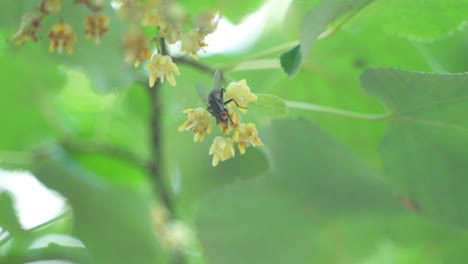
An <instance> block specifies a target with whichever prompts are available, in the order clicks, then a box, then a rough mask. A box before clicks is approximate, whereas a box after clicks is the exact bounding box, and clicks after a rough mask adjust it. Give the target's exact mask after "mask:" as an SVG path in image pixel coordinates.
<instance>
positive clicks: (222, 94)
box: [221, 89, 247, 109]
mask: <svg viewBox="0 0 468 264" xmlns="http://www.w3.org/2000/svg"><path fill="white" fill-rule="evenodd" d="M225 92H226V90H224V89H221V98H224V93H225ZM230 102H234V103H235V104H236V105H237V107H239V108H242V109H247V107H244V106H240V105H239V104H238V103H237V102H236V100H234V99H229V100H227V101H226V102H224V103H223V104H224V105H227V104H229V103H230Z"/></svg>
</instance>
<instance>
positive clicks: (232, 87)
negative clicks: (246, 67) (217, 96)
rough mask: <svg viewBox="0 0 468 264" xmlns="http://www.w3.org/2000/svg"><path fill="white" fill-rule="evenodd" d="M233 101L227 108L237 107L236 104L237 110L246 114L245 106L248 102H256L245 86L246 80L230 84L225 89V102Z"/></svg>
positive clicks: (255, 98) (253, 95) (254, 96)
mask: <svg viewBox="0 0 468 264" xmlns="http://www.w3.org/2000/svg"><path fill="white" fill-rule="evenodd" d="M231 99H234V101H235V102H234V101H233V102H231V103H229V104H228V107H229V108H234V107H237V105H236V103H237V104H238V106H239V110H240V111H241V112H243V113H246V112H247V109H246V108H247V105H248V104H249V102H254V101H256V100H257V96H256V95H255V94H254V93H252V92H251V91H250V88H249V86H247V82H246V80H241V81H239V82H232V83H230V84H229V85H228V87H227V88H226V100H231Z"/></svg>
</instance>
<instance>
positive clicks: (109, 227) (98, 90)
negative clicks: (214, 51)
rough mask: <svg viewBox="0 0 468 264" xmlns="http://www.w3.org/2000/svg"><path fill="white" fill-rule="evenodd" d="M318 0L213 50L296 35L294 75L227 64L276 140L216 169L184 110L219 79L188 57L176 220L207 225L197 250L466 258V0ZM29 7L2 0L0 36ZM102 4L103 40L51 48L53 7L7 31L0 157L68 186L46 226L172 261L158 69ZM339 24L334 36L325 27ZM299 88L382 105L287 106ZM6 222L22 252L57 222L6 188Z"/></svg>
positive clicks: (230, 6) (245, 9) (196, 258)
mask: <svg viewBox="0 0 468 264" xmlns="http://www.w3.org/2000/svg"><path fill="white" fill-rule="evenodd" d="M63 2H64V3H66V5H65V7H64V13H63V14H62V18H63V19H65V20H67V21H68V22H69V23H72V24H74V25H76V27H77V28H80V26H81V25H82V24H83V17H84V16H85V15H86V10H85V9H84V7H81V6H80V7H79V8H76V7H75V5H73V4H72V2H73V1H71V0H68V1H67V0H64V1H63ZM180 2H181V4H183V5H186V8H187V9H188V10H191V12H198V11H199V10H205V9H207V8H215V9H216V8H219V9H220V10H221V11H223V12H224V14H225V15H226V16H227V18H229V19H230V20H232V21H234V22H240V21H242V20H243V18H245V16H246V15H247V14H249V13H250V12H253V11H255V10H257V9H258V8H259V7H260V6H261V5H262V4H263V1H241V2H239V1H237V2H233V1H227V0H220V1H212V0H207V1H180ZM317 2H318V1H310V2H309V1H293V2H292V3H291V5H290V8H289V10H288V13H287V14H288V15H287V16H286V18H285V21H284V22H283V23H282V24H281V25H279V24H275V25H276V26H275V27H274V28H266V29H265V32H264V33H263V34H262V35H261V37H260V39H259V40H258V41H257V43H255V45H254V46H252V47H250V48H248V49H246V50H244V51H243V52H242V53H241V54H237V55H216V56H213V57H208V58H203V57H202V58H201V60H200V62H202V63H206V64H207V65H209V66H212V67H221V68H222V67H225V66H226V68H230V67H228V66H231V65H232V64H233V63H235V62H237V61H239V60H243V61H244V62H246V63H247V64H248V63H249V60H248V59H244V58H249V57H251V56H255V54H258V53H260V52H262V51H263V50H265V49H266V48H268V47H273V46H276V45H278V44H281V43H283V42H288V41H292V40H297V39H299V40H300V45H301V46H300V47H296V48H294V49H293V50H291V51H289V52H288V53H285V54H283V55H282V56H281V60H282V66H283V68H284V69H285V70H286V72H288V73H289V75H290V76H294V75H295V77H294V78H293V79H290V78H289V76H287V75H286V74H285V73H284V72H283V69H282V68H280V67H276V68H271V67H269V68H268V69H264V70H253V71H242V70H238V71H232V72H231V71H227V72H225V74H226V76H227V78H228V79H229V80H240V79H246V80H247V82H248V84H249V86H250V87H251V89H252V91H253V92H254V93H259V94H267V95H266V96H265V97H263V98H262V100H266V101H271V102H273V104H275V105H277V107H276V109H273V110H272V111H265V112H261V110H260V109H259V110H258V112H256V106H255V105H254V104H253V105H252V107H251V109H249V111H250V112H253V115H252V116H251V118H252V120H251V121H255V122H256V123H257V124H258V128H259V133H260V137H261V138H262V140H264V142H265V147H263V148H255V149H254V148H249V149H248V150H247V153H246V154H245V155H243V156H236V157H235V158H233V159H230V160H228V161H226V162H223V163H221V164H220V165H219V166H217V167H215V168H213V167H212V166H211V160H210V159H211V157H210V156H208V149H209V145H210V142H211V141H212V140H213V138H214V137H215V136H216V135H210V136H208V137H207V138H206V139H205V141H204V142H202V143H197V144H194V143H193V140H192V135H190V134H189V133H179V132H177V127H178V126H179V125H180V124H182V123H183V122H184V118H185V115H184V114H182V110H183V109H185V108H189V107H193V106H197V105H200V106H201V104H200V102H199V99H198V97H197V95H196V93H195V88H194V87H195V85H196V84H197V83H205V84H209V83H210V80H211V76H210V75H209V74H206V73H203V72H200V71H198V70H197V69H194V68H193V67H191V66H190V65H179V68H180V72H181V75H180V76H178V77H177V78H176V79H177V86H176V87H170V86H167V85H164V86H162V87H161V88H160V89H161V90H160V93H159V94H160V96H161V111H162V112H161V114H162V118H161V124H160V125H161V128H162V131H161V135H162V138H163V141H162V145H161V146H160V147H161V148H160V149H161V151H162V153H160V154H161V156H162V161H163V163H162V164H161V166H162V169H163V170H162V171H163V175H162V176H163V177H164V178H165V179H166V180H167V182H169V183H170V185H169V186H167V188H169V189H170V191H171V193H172V195H173V197H174V201H175V204H176V207H177V212H176V213H177V217H178V218H179V220H181V221H184V222H185V223H186V224H187V225H188V226H190V227H192V228H193V230H194V234H195V236H196V241H195V242H194V244H195V245H194V247H193V248H192V249H191V250H192V251H191V252H188V254H186V258H187V262H188V263H220V264H229V263H465V262H466V252H467V251H466V250H467V246H466V245H468V233H467V231H466V228H467V226H468V205H467V203H466V201H467V199H468V197H467V193H468V192H466V187H467V183H468V174H467V171H468V168H467V166H468V165H467V164H468V150H467V148H466V146H468V136H467V135H468V133H467V132H468V123H467V115H468V114H467V113H468V100H467V98H468V75H467V72H468V59H467V54H468V53H467V52H466V47H467V45H468V30H467V29H466V27H463V26H462V25H463V23H465V24H466V23H467V19H468V13H467V10H468V1H466V0H451V1H438V0H427V1H402V0H393V1H378V0H375V1H362V0H356V1H344V0H322V1H319V3H317ZM234 3H235V4H234ZM34 5H35V1H32V0H21V1H13V0H6V1H2V3H1V4H0V7H1V9H0V36H1V37H2V38H3V39H5V40H6V39H8V37H9V36H10V35H12V34H13V33H14V32H15V30H16V29H17V27H18V25H19V21H20V19H21V16H22V15H23V14H24V13H26V12H28V10H31V8H33V7H34ZM105 13H106V14H108V15H109V16H110V17H111V30H110V33H109V35H108V36H105V37H104V38H103V41H102V42H101V43H100V44H99V45H95V44H94V43H92V42H87V41H85V40H84V34H83V32H80V31H78V32H80V33H79V34H78V38H79V39H82V40H81V41H78V42H77V45H76V47H75V52H74V54H73V55H71V56H65V55H63V56H59V55H56V54H50V53H49V52H48V49H47V45H48V43H47V30H48V27H49V26H50V25H51V24H53V23H55V22H57V21H58V20H59V18H58V17H50V18H48V20H47V21H46V23H45V24H44V25H43V27H44V28H43V30H42V31H41V32H42V33H41V35H40V36H39V41H38V43H26V44H25V45H22V46H20V47H15V46H14V45H13V44H12V43H10V42H0V71H1V76H2V78H0V87H1V88H0V107H1V109H2V114H1V115H0V128H1V129H0V150H1V151H0V154H1V155H6V154H8V153H12V152H25V153H29V155H25V157H24V160H21V161H19V160H18V164H6V163H2V167H5V168H19V169H27V170H31V171H32V172H33V173H34V175H35V176H36V177H37V178H38V179H39V180H40V181H42V182H43V183H44V184H45V185H46V186H48V187H49V188H51V189H53V190H56V191H58V192H59V193H60V194H61V195H62V196H64V197H65V198H66V199H67V201H68V204H69V205H70V207H71V210H72V212H73V213H72V214H70V215H68V216H67V221H70V222H71V223H72V228H71V230H70V228H62V227H61V226H62V225H63V223H62V222H61V221H58V222H57V226H59V227H58V228H55V229H54V228H53V227H51V228H50V230H51V231H50V232H63V233H66V234H70V235H73V236H75V237H77V238H79V239H80V240H81V241H82V242H83V243H84V244H85V246H86V247H87V252H88V253H89V254H90V257H91V258H92V259H93V260H94V261H95V262H94V263H142V264H143V263H168V261H169V260H168V259H169V258H170V257H171V254H170V253H168V252H167V251H166V250H164V247H163V246H162V245H161V244H162V243H161V241H158V234H156V231H155V228H154V223H153V222H152V219H151V217H152V214H151V212H152V208H153V207H154V204H155V203H157V202H158V200H159V198H158V197H159V193H154V192H153V186H152V185H153V183H152V179H151V175H150V174H149V172H148V170H147V168H145V167H144V165H145V163H144V162H145V161H147V160H149V159H150V158H151V148H152V147H151V139H150V137H151V129H150V117H151V110H152V109H151V102H150V98H149V93H148V91H147V88H146V87H145V84H146V79H145V78H146V73H145V72H144V71H140V72H138V71H136V70H135V69H133V67H130V66H128V65H125V64H124V63H123V53H122V50H121V46H120V37H121V35H122V33H123V32H124V31H125V29H126V27H127V25H126V24H125V23H122V22H121V21H119V20H118V19H117V17H116V16H115V15H114V12H113V10H112V8H111V7H110V5H106V9H105ZM298 17H299V18H301V19H302V18H305V20H304V22H303V23H301V20H299V19H298ZM54 19H55V20H56V21H54ZM326 30H332V31H333V30H336V32H334V31H333V33H332V34H329V35H326V37H323V35H322V37H323V38H320V39H317V38H319V35H320V34H321V33H323V32H324V31H326ZM233 37H235V36H233ZM208 45H209V43H208ZM307 54H308V56H306V55H307ZM270 57H271V58H273V59H278V60H279V59H280V54H279V52H277V53H275V54H272V55H271V56H270ZM278 65H279V63H278ZM277 97H279V98H283V99H284V100H285V101H281V100H280V99H277ZM289 100H291V101H300V102H305V103H309V104H318V105H325V106H329V107H334V108H338V109H343V110H348V111H352V112H358V113H366V114H368V116H369V118H361V119H359V118H352V117H346V116H342V115H333V114H330V113H323V112H322V113H321V112H313V111H305V110H301V109H296V108H294V107H290V109H288V111H287V113H286V114H285V112H286V111H285V109H283V108H284V107H285V106H286V105H288V102H289ZM103 145H105V146H113V147H115V148H116V149H117V148H118V149H119V150H123V151H124V152H125V153H126V154H128V153H131V154H132V155H134V156H132V157H133V158H134V159H135V160H138V161H140V163H138V162H137V163H135V162H133V163H132V162H128V160H124V159H122V158H121V156H119V155H108V154H109V152H112V151H113V150H112V149H111V150H110V151H108V152H107V154H106V153H94V151H95V150H96V148H99V146H103ZM96 146H97V147H96ZM4 153H6V154H4ZM126 154H124V155H126ZM1 155H0V161H1V160H3V159H4V158H6V157H3V156H1ZM9 160H11V158H10V159H9ZM53 225H54V224H52V226H53ZM0 226H1V227H2V230H6V231H8V232H9V233H10V236H11V237H13V239H10V242H11V244H12V245H9V246H8V248H9V249H10V253H8V254H10V256H11V255H14V256H18V254H20V255H21V254H22V253H23V252H25V250H26V249H27V248H28V246H29V245H30V243H31V242H32V241H33V239H34V238H36V237H38V236H42V235H44V233H47V232H48V231H47V230H49V229H45V230H42V231H41V232H27V231H25V230H23V229H22V228H21V226H19V222H18V220H17V218H16V216H15V214H14V210H13V205H12V201H11V198H10V197H9V196H8V194H6V193H1V194H0ZM0 246H5V245H4V244H3V242H2V241H0ZM193 251H194V252H193ZM0 252H3V251H0ZM185 253H187V252H185ZM8 254H6V255H5V256H7V257H8ZM25 254H26V253H25ZM4 259H8V258H3V256H0V262H1V261H3V260H4Z"/></svg>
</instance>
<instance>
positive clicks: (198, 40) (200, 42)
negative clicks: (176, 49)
mask: <svg viewBox="0 0 468 264" xmlns="http://www.w3.org/2000/svg"><path fill="white" fill-rule="evenodd" d="M181 42H182V46H181V47H180V50H181V51H182V52H186V53H189V54H190V55H192V57H193V58H194V59H196V60H198V55H197V52H198V51H199V50H200V49H202V48H204V47H206V46H208V45H207V44H206V43H205V36H203V35H202V34H200V33H199V32H198V31H191V32H189V33H187V34H183V35H182V37H181Z"/></svg>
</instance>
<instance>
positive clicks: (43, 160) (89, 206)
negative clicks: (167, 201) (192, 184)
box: [33, 146, 164, 264]
mask: <svg viewBox="0 0 468 264" xmlns="http://www.w3.org/2000/svg"><path fill="white" fill-rule="evenodd" d="M33 173H34V175H36V176H37V177H38V179H39V180H41V181H42V182H43V183H44V184H45V185H47V186H48V187H49V188H51V189H54V190H56V191H58V192H60V193H61V194H62V195H63V196H65V197H66V198H67V199H68V201H69V203H70V205H71V207H72V209H73V216H74V234H75V235H76V237H78V238H79V239H81V241H83V243H84V244H85V245H86V247H87V248H88V249H89V250H90V252H91V254H92V256H93V258H94V262H95V263H103V264H105V263H142V264H143V263H158V261H160V260H161V259H162V258H164V257H163V255H162V252H161V251H160V250H159V248H158V242H157V240H156V235H155V233H154V229H153V224H152V220H151V210H152V206H153V204H154V202H153V197H152V195H151V191H150V188H149V186H147V187H146V188H142V187H140V188H135V187H130V186H124V185H117V184H115V183H112V182H109V181H108V180H107V179H105V178H103V177H102V176H98V175H94V174H93V173H91V172H89V171H87V170H85V169H83V168H82V167H80V166H79V165H78V164H77V163H76V162H75V161H73V160H71V159H70V158H68V157H67V156H66V154H65V153H63V151H62V150H61V149H59V148H57V147H53V146H51V147H50V148H49V149H43V150H41V151H40V152H39V153H38V154H37V158H36V161H35V169H34V170H33Z"/></svg>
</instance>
